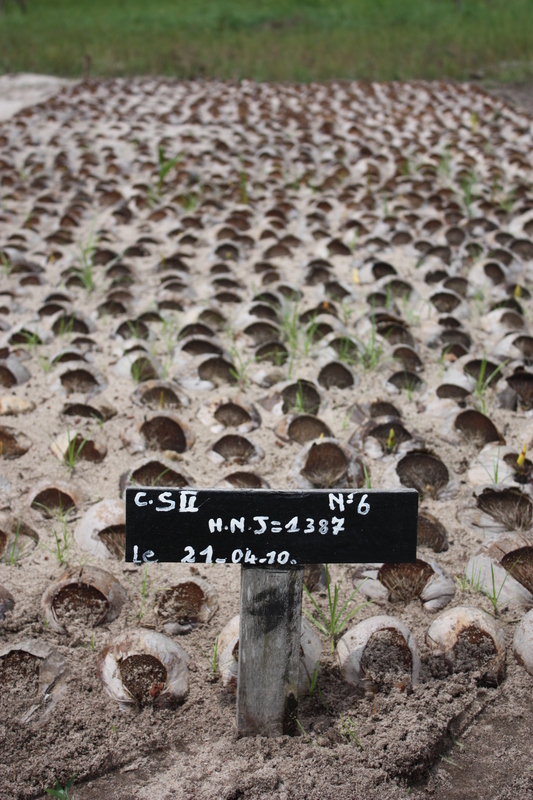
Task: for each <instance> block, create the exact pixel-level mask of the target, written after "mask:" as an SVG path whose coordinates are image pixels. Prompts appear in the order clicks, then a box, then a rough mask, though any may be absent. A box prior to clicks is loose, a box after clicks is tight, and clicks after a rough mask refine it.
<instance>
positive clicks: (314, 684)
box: [307, 661, 320, 695]
mask: <svg viewBox="0 0 533 800" xmlns="http://www.w3.org/2000/svg"><path fill="white" fill-rule="evenodd" d="M319 671H320V661H317V662H316V667H315V668H314V670H313V674H312V675H311V676H310V675H309V673H307V688H308V689H309V694H310V695H311V694H313V693H314V691H315V689H316V688H318V673H319Z"/></svg>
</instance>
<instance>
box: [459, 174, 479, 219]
mask: <svg viewBox="0 0 533 800" xmlns="http://www.w3.org/2000/svg"><path fill="white" fill-rule="evenodd" d="M475 182H476V173H475V172H472V173H471V175H468V176H466V177H464V178H463V180H462V181H461V189H462V192H463V197H462V200H463V205H464V207H465V210H466V213H467V215H468V216H471V207H472V203H473V202H474V200H475V199H476V195H475V194H474V184H475Z"/></svg>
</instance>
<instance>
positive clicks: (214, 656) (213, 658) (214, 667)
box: [202, 636, 220, 678]
mask: <svg viewBox="0 0 533 800" xmlns="http://www.w3.org/2000/svg"><path fill="white" fill-rule="evenodd" d="M202 655H203V656H204V658H205V659H206V660H207V663H208V664H209V672H210V673H211V677H213V678H214V677H215V675H216V674H217V673H218V670H219V669H220V661H219V656H220V653H219V651H218V636H217V638H216V639H215V643H214V645H213V652H212V653H211V655H210V656H208V655H207V653H204V652H203V650H202Z"/></svg>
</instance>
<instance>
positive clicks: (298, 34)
mask: <svg viewBox="0 0 533 800" xmlns="http://www.w3.org/2000/svg"><path fill="white" fill-rule="evenodd" d="M26 2H27V10H26V12H24V11H23V10H22V9H21V7H20V5H19V2H18V0H4V4H5V7H4V11H3V12H1V11H0V72H2V73H5V72H19V71H31V72H44V73H52V74H56V75H64V76H71V77H77V76H80V75H81V74H82V69H83V66H82V65H83V60H84V57H87V56H89V57H90V74H91V75H98V76H106V75H144V74H160V75H172V76H176V77H179V78H193V77H205V78H211V77H219V78H234V79H240V78H245V77H248V78H254V79H256V80H286V81H311V80H328V79H333V78H340V79H343V78H344V79H352V78H363V79H374V80H404V79H412V78H427V79H435V78H454V79H459V80H464V79H468V78H472V77H475V78H482V77H484V78H487V79H495V80H498V81H510V80H526V79H531V77H532V76H533V0H26Z"/></svg>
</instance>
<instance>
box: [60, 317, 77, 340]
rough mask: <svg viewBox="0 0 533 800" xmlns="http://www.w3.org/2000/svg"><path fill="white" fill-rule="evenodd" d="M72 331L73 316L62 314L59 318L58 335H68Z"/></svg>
mask: <svg viewBox="0 0 533 800" xmlns="http://www.w3.org/2000/svg"><path fill="white" fill-rule="evenodd" d="M73 331H74V317H72V316H66V317H65V316H63V317H61V318H60V320H59V328H58V331H57V335H58V336H70V334H71V333H72V332H73Z"/></svg>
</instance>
